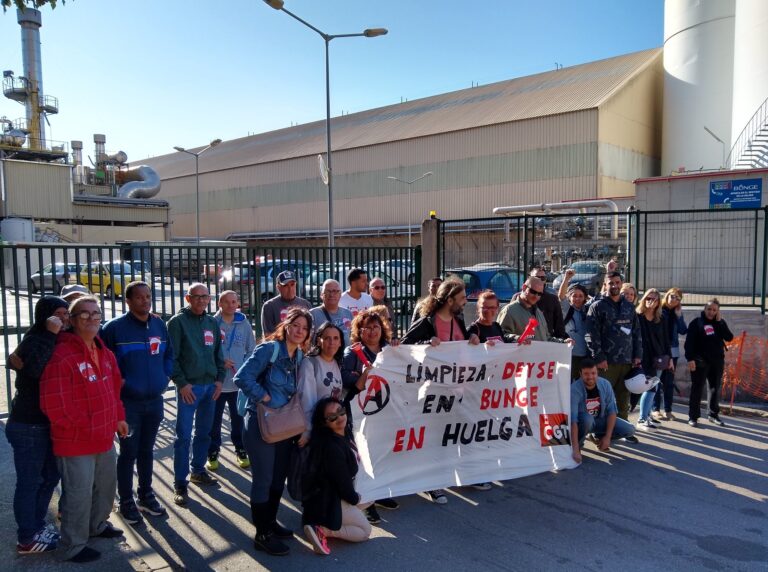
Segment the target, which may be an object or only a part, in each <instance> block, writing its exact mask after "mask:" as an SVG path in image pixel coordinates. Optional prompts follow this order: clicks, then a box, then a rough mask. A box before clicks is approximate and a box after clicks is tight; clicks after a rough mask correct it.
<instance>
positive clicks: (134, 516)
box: [118, 499, 144, 526]
mask: <svg viewBox="0 0 768 572" xmlns="http://www.w3.org/2000/svg"><path fill="white" fill-rule="evenodd" d="M118 510H119V512H120V515H121V516H122V517H123V520H124V521H125V522H127V523H128V524H130V525H132V526H134V525H137V524H141V521H142V520H144V518H143V517H142V516H141V513H140V512H139V509H138V508H137V507H136V503H135V502H134V500H133V499H131V500H127V501H125V502H121V503H120V508H119V509H118Z"/></svg>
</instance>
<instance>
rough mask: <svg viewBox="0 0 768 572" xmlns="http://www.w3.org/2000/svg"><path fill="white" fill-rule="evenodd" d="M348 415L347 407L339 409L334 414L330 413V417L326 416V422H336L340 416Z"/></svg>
mask: <svg viewBox="0 0 768 572" xmlns="http://www.w3.org/2000/svg"><path fill="white" fill-rule="evenodd" d="M346 416H347V411H346V410H345V409H339V410H338V411H336V413H334V414H333V415H329V416H328V417H326V418H325V422H326V423H333V422H334V421H336V420H337V419H338V418H339V417H346Z"/></svg>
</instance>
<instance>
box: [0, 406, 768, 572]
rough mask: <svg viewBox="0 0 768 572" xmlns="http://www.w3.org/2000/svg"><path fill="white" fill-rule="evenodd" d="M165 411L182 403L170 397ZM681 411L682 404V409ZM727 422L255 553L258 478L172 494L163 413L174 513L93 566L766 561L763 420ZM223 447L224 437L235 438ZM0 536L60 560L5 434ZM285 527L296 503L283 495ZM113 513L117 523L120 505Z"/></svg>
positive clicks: (18, 564)
mask: <svg viewBox="0 0 768 572" xmlns="http://www.w3.org/2000/svg"><path fill="white" fill-rule="evenodd" d="M166 397H167V399H166V417H167V418H168V419H172V418H173V417H174V413H175V403H174V399H173V397H172V393H170V392H169V393H168V394H167V395H166ZM676 414H677V416H678V418H679V419H682V418H683V410H682V408H681V407H677V408H676ZM724 418H725V420H726V422H727V423H728V426H726V427H724V428H718V427H715V426H713V425H710V424H708V423H706V422H704V423H703V424H702V426H701V428H699V429H692V428H690V427H688V426H687V425H686V424H685V423H684V422H683V421H682V420H678V421H672V422H665V423H664V426H663V428H661V429H659V430H656V432H655V433H653V434H649V435H646V434H641V435H640V439H641V442H640V444H638V445H630V444H623V443H622V444H616V446H615V447H614V448H613V449H612V450H611V451H610V452H608V453H599V452H598V451H597V450H596V449H595V448H594V446H592V445H590V444H588V445H587V448H586V453H585V462H584V464H583V465H582V466H581V467H579V468H578V469H575V470H569V471H563V472H561V473H558V474H555V473H546V474H542V475H536V476H532V477H527V478H524V479H518V480H513V481H505V482H502V483H494V487H493V489H492V490H491V491H488V492H480V491H475V490H472V489H453V490H452V491H451V494H449V499H450V500H449V503H448V504H447V505H445V506H438V505H434V504H432V503H430V502H428V501H427V500H425V499H424V498H422V497H419V496H411V497H406V498H403V499H400V501H401V505H402V506H401V508H400V509H399V510H397V511H392V512H387V511H381V513H382V516H383V517H384V519H385V520H384V522H383V523H382V524H381V525H379V526H377V527H374V534H373V537H372V538H371V539H370V540H369V541H368V542H366V543H365V544H362V545H351V544H345V543H342V542H339V541H331V549H332V553H331V555H330V556H328V557H319V556H316V555H314V554H313V553H312V552H311V551H310V549H309V547H308V545H307V544H306V542H304V541H303V539H301V538H296V539H294V540H292V541H289V544H290V545H291V550H292V553H291V555H290V556H288V557H282V558H281V557H272V556H267V555H265V554H263V553H258V552H255V551H254V550H253V547H252V542H251V541H252V536H253V527H252V526H251V524H250V522H249V516H248V515H249V509H248V505H247V494H248V487H249V484H250V478H249V477H250V475H249V474H248V471H243V470H242V469H240V468H238V467H237V466H236V465H235V463H234V455H233V454H232V451H231V450H230V449H228V450H227V452H226V454H225V455H224V457H223V462H222V465H223V466H222V468H221V469H220V471H219V476H220V478H221V486H220V487H218V488H206V489H201V488H197V487H195V486H194V485H192V486H191V487H190V491H191V502H190V504H189V507H188V508H183V509H180V508H178V507H176V506H174V505H173V504H172V503H171V500H170V497H171V494H172V493H171V483H172V477H171V473H172V459H173V432H172V427H171V426H170V425H169V423H168V422H167V421H166V422H165V423H164V425H163V427H162V430H161V435H160V437H159V440H158V444H157V450H156V459H157V463H156V470H155V475H156V491H157V492H158V494H159V495H160V497H161V498H162V500H163V502H165V503H166V505H167V506H168V508H169V515H168V517H167V518H160V519H152V520H150V521H149V522H148V523H145V524H144V525H142V526H140V527H138V528H137V529H136V534H132V535H131V536H130V537H128V538H127V542H122V543H119V542H115V541H107V540H98V541H96V545H97V547H98V548H99V549H100V550H103V551H104V558H102V561H101V562H100V563H96V564H92V565H90V567H91V568H92V569H94V570H96V569H99V570H110V572H119V571H122V570H161V569H165V570H195V571H197V570H199V571H206V570H227V571H235V570H254V569H255V570H289V569H290V570H297V569H300V570H303V571H310V570H324V571H327V570H329V569H332V568H339V569H343V570H345V571H346V570H350V571H351V570H366V571H370V572H374V571H390V570H440V572H447V571H453V570H499V571H502V570H503V571H508V570H521V571H522V570H526V571H528V570H537V571H538V570H544V571H547V570H569V571H570V570H593V571H596V570H606V571H608V570H610V571H613V570H621V571H622V572H631V571H647V570H675V571H678V570H744V571H751V570H768V503H767V502H766V501H768V478H766V477H768V467H767V466H766V457H767V454H766V451H767V450H768V421H766V420H765V419H759V418H747V417H738V418H730V417H724ZM227 446H229V445H227ZM0 460H2V463H0V475H2V480H1V481H0V507H2V510H1V511H0V546H2V547H3V548H2V550H3V551H4V554H6V560H5V563H6V565H5V566H3V565H1V564H0V569H5V570H11V569H12V570H19V571H26V570H30V571H31V570H57V569H60V567H61V565H60V564H59V563H58V562H57V561H56V560H55V556H54V555H49V554H46V555H39V556H27V557H17V556H16V555H15V554H14V551H13V546H14V540H15V536H14V529H15V525H14V521H13V517H12V513H11V510H10V507H11V497H12V490H13V482H14V474H13V463H12V461H11V454H10V447H9V446H8V444H7V442H6V440H5V439H0ZM280 518H281V520H282V521H283V523H284V524H286V525H288V526H291V527H294V529H295V530H297V531H298V530H300V528H299V525H300V513H299V510H298V508H297V507H296V506H295V504H294V503H293V502H292V501H290V500H288V499H284V501H283V506H282V508H281V511H280ZM112 520H113V522H115V523H117V524H121V523H120V520H119V517H117V516H116V515H113V517H112Z"/></svg>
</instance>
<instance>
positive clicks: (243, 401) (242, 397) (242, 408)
mask: <svg viewBox="0 0 768 572" xmlns="http://www.w3.org/2000/svg"><path fill="white" fill-rule="evenodd" d="M272 345H273V346H274V349H273V350H272V357H271V358H270V359H269V364H267V369H266V370H265V372H264V373H265V374H269V370H270V369H271V368H272V364H273V363H275V362H276V361H277V356H278V355H279V354H280V344H279V343H273V344H272ZM247 410H248V396H247V395H246V394H245V392H244V391H243V390H242V389H238V390H237V413H238V414H239V415H240V416H241V417H245V412H246V411H247Z"/></svg>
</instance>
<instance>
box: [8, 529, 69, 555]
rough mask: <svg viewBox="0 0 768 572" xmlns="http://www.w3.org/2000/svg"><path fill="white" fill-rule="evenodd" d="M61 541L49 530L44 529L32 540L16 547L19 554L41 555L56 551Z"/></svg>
mask: <svg viewBox="0 0 768 572" xmlns="http://www.w3.org/2000/svg"><path fill="white" fill-rule="evenodd" d="M58 542H59V539H58V538H57V537H55V536H53V535H52V534H51V532H50V530H49V529H47V528H43V529H42V530H40V531H39V532H37V533H36V534H35V535H34V536H33V537H32V540H31V541H29V542H25V543H23V544H22V543H21V542H20V543H18V544H17V545H16V553H17V554H39V553H41V552H50V551H51V550H56V547H57V546H58Z"/></svg>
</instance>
